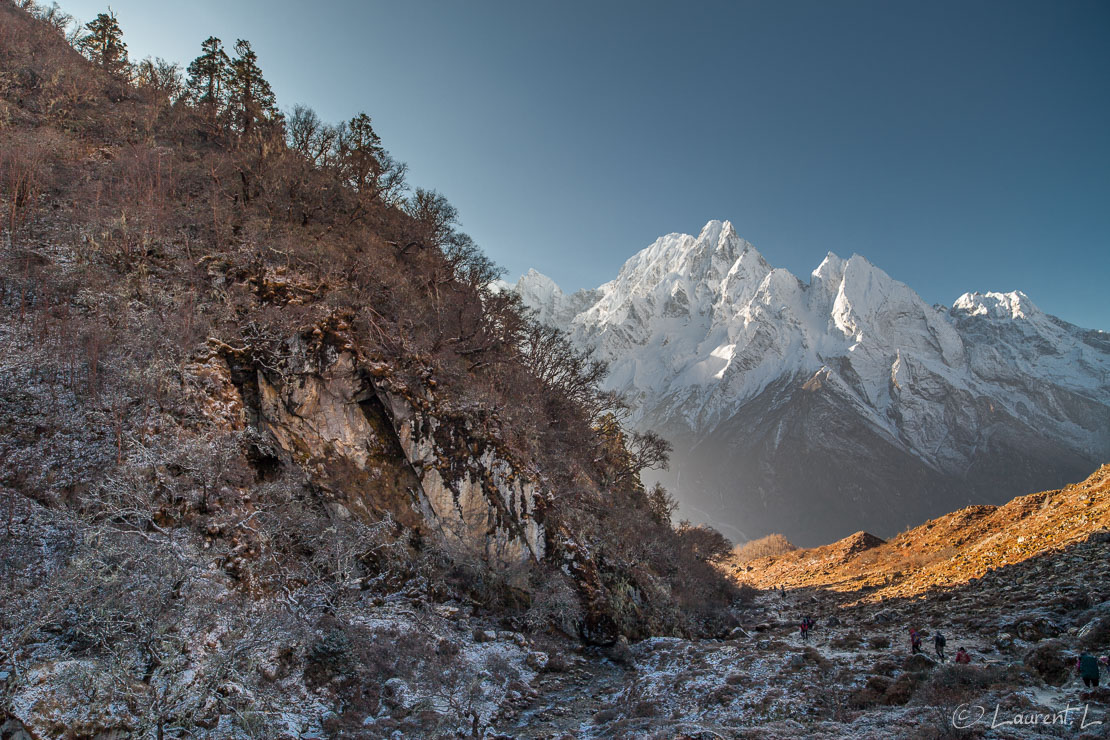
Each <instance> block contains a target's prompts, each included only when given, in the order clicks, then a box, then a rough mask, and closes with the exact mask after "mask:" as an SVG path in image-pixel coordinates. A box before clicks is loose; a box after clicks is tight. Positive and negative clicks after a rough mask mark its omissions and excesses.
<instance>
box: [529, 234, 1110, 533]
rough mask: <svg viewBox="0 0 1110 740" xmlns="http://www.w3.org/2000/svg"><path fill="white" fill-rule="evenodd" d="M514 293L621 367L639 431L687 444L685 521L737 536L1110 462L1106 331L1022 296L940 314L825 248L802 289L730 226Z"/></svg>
mask: <svg viewBox="0 0 1110 740" xmlns="http://www.w3.org/2000/svg"><path fill="white" fill-rule="evenodd" d="M515 290H516V291H517V292H518V293H519V294H520V295H521V296H522V298H523V300H524V302H525V303H526V304H527V305H528V306H530V307H531V308H533V309H534V310H535V311H536V312H537V313H538V315H539V317H540V319H541V320H543V321H545V322H548V323H551V324H553V325H556V326H559V327H561V328H563V329H564V330H565V331H566V332H567V333H568V334H569V335H570V337H571V338H572V340H573V341H574V342H575V343H576V344H577V345H578V346H580V347H583V348H587V349H589V350H591V351H593V352H595V353H596V355H597V356H598V357H599V358H601V359H604V360H606V361H607V362H609V364H610V367H611V372H610V375H609V378H608V379H607V381H606V382H607V384H608V386H609V387H610V388H612V389H614V390H617V391H620V392H622V393H624V394H625V395H626V396H627V398H628V399H629V401H630V402H631V405H632V421H633V423H634V424H635V425H637V426H639V427H642V428H655V429H657V430H659V431H662V432H663V433H664V435H665V436H667V437H668V438H669V439H670V440H671V441H673V442H674V443H675V448H676V453H675V456H674V463H675V464H674V467H673V472H672V473H671V474H670V475H668V476H667V477H665V478H664V480H665V481H666V482H668V483H669V484H670V487H671V488H672V489H673V490H674V491H675V492H676V493H677V494H678V496H679V498H680V500H681V501H682V502H683V504H684V513H686V514H687V515H690V516H691V517H694V518H697V519H702V520H706V521H709V522H710V523H714V524H716V525H717V526H719V527H720V528H721V529H722V530H723V531H725V532H726V533H727V534H729V535H730V536H732V537H733V538H735V539H740V538H743V537H746V536H751V537H754V536H758V535H760V534H764V533H766V532H767V531H785V533H786V534H787V535H788V536H790V537H791V538H792V539H796V540H800V541H801V542H802V543H803V544H817V543H820V542H828V541H831V540H834V539H837V538H839V537H842V536H844V535H846V534H848V533H849V532H852V531H856V530H858V529H861V528H863V529H868V530H871V531H878V532H879V533H880V534H892V533H893V532H894V531H897V530H898V529H900V528H901V527H903V526H905V525H906V524H908V523H910V522H913V521H915V520H921V519H924V518H927V517H929V516H934V515H936V514H939V513H942V512H944V511H947V510H950V509H952V508H956V507H958V506H961V505H965V504H967V503H972V502H991V503H1000V502H1001V501H1004V500H1007V499H1008V498H1010V497H1012V496H1014V495H1017V494H1019V493H1023V492H1026V491H1029V490H1034V489H1037V488H1047V487H1051V486H1056V485H1060V484H1062V483H1063V482H1066V481H1068V480H1072V479H1075V478H1079V477H1081V476H1082V475H1084V474H1086V473H1087V472H1089V470H1091V469H1092V468H1094V467H1097V465H1098V464H1100V463H1101V462H1103V461H1104V460H1105V458H1106V457H1107V456H1108V455H1110V335H1107V334H1106V333H1104V332H1098V331H1088V330H1084V329H1081V328H1079V327H1077V326H1074V325H1072V324H1069V323H1067V322H1065V321H1062V320H1061V319H1058V318H1056V317H1054V316H1051V315H1049V314H1046V313H1044V312H1043V311H1041V310H1040V309H1038V308H1037V307H1036V306H1035V305H1034V304H1033V302H1032V301H1031V300H1030V299H1029V297H1028V296H1026V295H1025V294H1023V293H1021V292H1018V291H1014V292H1010V293H966V294H964V295H962V296H960V297H959V298H958V299H957V300H956V301H955V303H954V304H953V305H952V307H951V308H946V307H944V306H930V305H928V304H927V303H925V302H924V301H923V300H922V299H921V297H920V296H918V295H917V294H916V293H915V292H914V291H913V290H912V289H911V288H910V287H909V286H907V285H905V284H904V283H901V282H898V281H897V280H894V279H892V278H891V277H890V276H888V275H887V274H886V273H885V272H883V271H882V270H881V269H879V268H878V267H876V266H874V265H872V264H871V263H870V262H868V261H867V259H865V258H864V257H861V256H859V255H853V256H852V257H850V258H849V259H842V258H840V257H838V256H836V255H834V254H831V253H830V254H829V255H828V256H827V257H826V258H825V260H824V261H823V262H822V263H821V264H820V265H819V266H818V267H817V269H815V270H814V271H813V273H812V275H811V276H810V277H809V281H808V282H802V281H801V280H799V279H798V278H797V277H795V276H794V275H792V274H791V273H790V272H788V271H787V270H784V269H776V268H773V267H772V266H771V265H769V264H768V263H767V261H766V260H765V259H764V258H763V257H762V255H760V253H759V252H758V251H756V249H755V248H754V247H753V246H752V245H751V244H749V243H748V242H746V241H744V240H743V239H741V238H740V237H738V236H737V234H736V232H735V230H734V229H733V227H732V225H731V224H730V223H728V222H727V221H726V222H721V221H711V222H709V223H708V224H707V225H706V226H705V228H704V229H702V231H701V233H700V234H699V235H698V236H696V237H695V236H691V235H688V234H669V235H667V236H664V237H661V238H660V239H658V240H657V241H656V242H655V243H654V244H652V245H651V246H649V247H648V248H646V249H644V250H643V251H641V252H639V253H638V254H636V255H634V256H633V257H632V258H631V259H629V260H628V261H627V262H626V263H625V265H624V266H623V267H622V268H621V270H620V272H619V274H618V275H617V277H616V279H614V280H612V281H610V282H608V283H605V284H604V285H602V286H600V287H599V288H597V289H594V290H590V291H579V292H576V293H574V294H571V295H567V294H564V293H563V292H562V291H561V290H560V288H559V287H558V286H557V285H556V284H555V283H554V282H553V281H551V280H550V279H549V278H547V277H545V276H543V275H541V274H540V273H538V272H535V271H530V272H529V273H528V274H526V275H525V276H523V277H522V278H521V279H520V280H519V281H518V282H517V284H516V285H515ZM813 514H817V516H813Z"/></svg>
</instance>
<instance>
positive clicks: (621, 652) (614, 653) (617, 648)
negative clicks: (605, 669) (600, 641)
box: [607, 635, 636, 666]
mask: <svg viewBox="0 0 1110 740" xmlns="http://www.w3.org/2000/svg"><path fill="white" fill-rule="evenodd" d="M607 653H608V656H609V660H611V661H613V662H614V663H616V664H617V665H623V666H632V665H635V663H636V660H635V658H634V657H633V656H632V646H631V645H630V644H628V638H627V637H625V636H624V635H621V636H620V637H618V638H617V641H616V642H614V643H613V644H612V646H610V648H609V650H608V651H607Z"/></svg>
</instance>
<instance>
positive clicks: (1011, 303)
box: [952, 290, 1041, 320]
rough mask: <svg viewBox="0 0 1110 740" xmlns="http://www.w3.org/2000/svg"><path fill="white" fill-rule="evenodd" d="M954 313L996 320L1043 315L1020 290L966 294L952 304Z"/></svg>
mask: <svg viewBox="0 0 1110 740" xmlns="http://www.w3.org/2000/svg"><path fill="white" fill-rule="evenodd" d="M952 309H953V311H959V312H963V313H964V314H966V315H968V316H988V317H990V318H995V319H1014V320H1017V319H1031V318H1033V317H1034V316H1038V315H1040V314H1041V310H1040V309H1039V308H1037V307H1036V306H1035V305H1034V304H1033V301H1031V300H1029V296H1027V295H1025V293H1022V292H1021V291H1020V290H1014V291H1010V292H1009V293H964V294H963V295H962V296H960V297H959V298H957V299H956V302H955V303H954V304H952Z"/></svg>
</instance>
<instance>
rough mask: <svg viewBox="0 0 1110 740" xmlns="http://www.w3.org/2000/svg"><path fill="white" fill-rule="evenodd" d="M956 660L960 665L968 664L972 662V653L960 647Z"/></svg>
mask: <svg viewBox="0 0 1110 740" xmlns="http://www.w3.org/2000/svg"><path fill="white" fill-rule="evenodd" d="M956 662H957V663H959V664H960V665H967V664H968V663H970V662H971V655H970V654H969V653H968V652H967V650H965V649H963V648H960V649H959V650H957V651H956Z"/></svg>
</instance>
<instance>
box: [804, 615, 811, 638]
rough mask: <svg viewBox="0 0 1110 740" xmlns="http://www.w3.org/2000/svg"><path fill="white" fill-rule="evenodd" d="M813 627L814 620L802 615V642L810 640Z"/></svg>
mask: <svg viewBox="0 0 1110 740" xmlns="http://www.w3.org/2000/svg"><path fill="white" fill-rule="evenodd" d="M811 629H813V620H812V619H810V618H809V617H802V642H809V631H810V630H811Z"/></svg>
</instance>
